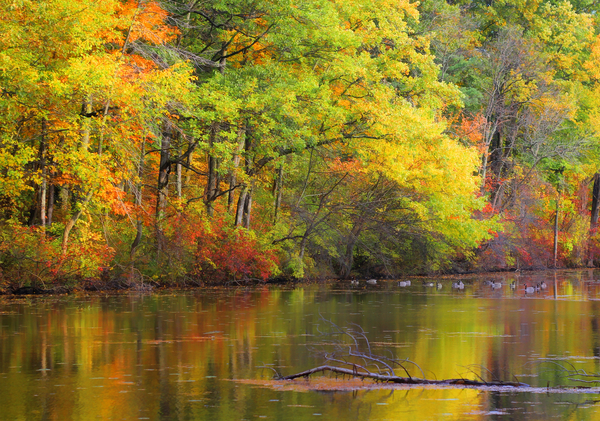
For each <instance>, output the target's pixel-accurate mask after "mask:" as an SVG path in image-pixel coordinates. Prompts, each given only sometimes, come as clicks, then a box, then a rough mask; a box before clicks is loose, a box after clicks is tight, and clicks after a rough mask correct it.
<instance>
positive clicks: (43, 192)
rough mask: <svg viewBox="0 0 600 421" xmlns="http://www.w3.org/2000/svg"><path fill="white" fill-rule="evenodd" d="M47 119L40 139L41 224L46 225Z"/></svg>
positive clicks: (43, 121)
mask: <svg viewBox="0 0 600 421" xmlns="http://www.w3.org/2000/svg"><path fill="white" fill-rule="evenodd" d="M46 131H47V126H46V120H42V136H41V141H40V169H41V171H42V182H41V184H40V221H41V222H40V224H41V225H42V226H43V227H45V226H46V223H47V222H48V217H47V214H46V208H47V206H48V203H47V199H48V180H47V178H48V177H47V175H48V174H47V168H46Z"/></svg>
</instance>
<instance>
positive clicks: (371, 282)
mask: <svg viewBox="0 0 600 421" xmlns="http://www.w3.org/2000/svg"><path fill="white" fill-rule="evenodd" d="M367 284H369V285H377V279H369V280H368V281H367Z"/></svg>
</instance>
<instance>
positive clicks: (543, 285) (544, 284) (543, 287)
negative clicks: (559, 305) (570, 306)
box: [540, 281, 548, 289]
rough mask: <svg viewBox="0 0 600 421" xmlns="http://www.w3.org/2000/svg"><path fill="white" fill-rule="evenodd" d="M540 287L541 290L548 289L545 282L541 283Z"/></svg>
mask: <svg viewBox="0 0 600 421" xmlns="http://www.w3.org/2000/svg"><path fill="white" fill-rule="evenodd" d="M540 287H541V288H542V289H546V288H548V285H546V282H543V281H542V283H541V284H540Z"/></svg>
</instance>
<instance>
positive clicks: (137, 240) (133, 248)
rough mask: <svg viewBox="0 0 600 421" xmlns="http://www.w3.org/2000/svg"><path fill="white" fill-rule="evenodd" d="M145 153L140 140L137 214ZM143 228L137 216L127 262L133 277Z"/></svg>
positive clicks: (141, 188) (143, 143) (140, 196)
mask: <svg viewBox="0 0 600 421" xmlns="http://www.w3.org/2000/svg"><path fill="white" fill-rule="evenodd" d="M145 152H146V144H145V142H144V141H143V140H142V147H141V149H140V160H139V163H138V178H139V184H138V186H137V188H136V190H135V205H136V208H137V212H138V213H139V212H141V209H142V203H143V202H142V198H143V193H144V192H143V186H144V183H142V176H143V173H144V154H145ZM143 228H144V225H143V221H142V218H141V217H140V216H139V215H138V217H137V220H136V224H135V229H136V234H135V239H134V240H133V243H132V244H131V249H130V251H129V261H130V264H131V271H132V275H133V262H134V259H135V252H136V250H137V248H138V247H139V245H140V243H141V241H142V235H143Z"/></svg>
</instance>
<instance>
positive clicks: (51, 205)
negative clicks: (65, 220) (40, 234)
mask: <svg viewBox="0 0 600 421" xmlns="http://www.w3.org/2000/svg"><path fill="white" fill-rule="evenodd" d="M55 190H56V188H55V187H54V184H52V183H50V187H49V188H48V221H47V225H48V226H50V225H52V217H53V216H54V192H55Z"/></svg>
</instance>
